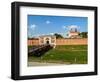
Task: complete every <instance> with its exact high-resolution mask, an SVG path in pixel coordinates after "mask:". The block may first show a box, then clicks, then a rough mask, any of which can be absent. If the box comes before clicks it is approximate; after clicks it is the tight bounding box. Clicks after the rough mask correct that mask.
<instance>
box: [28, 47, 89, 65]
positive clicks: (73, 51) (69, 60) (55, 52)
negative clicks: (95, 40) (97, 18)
mask: <svg viewBox="0 0 100 82" xmlns="http://www.w3.org/2000/svg"><path fill="white" fill-rule="evenodd" d="M87 57H88V54H87V45H61V46H56V48H55V49H51V50H49V51H48V52H46V53H45V54H44V55H43V56H41V57H34V56H29V57H28V61H38V62H50V63H64V64H87V63H88V62H87Z"/></svg>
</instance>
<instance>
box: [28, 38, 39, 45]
mask: <svg viewBox="0 0 100 82" xmlns="http://www.w3.org/2000/svg"><path fill="white" fill-rule="evenodd" d="M28 45H29V46H32V45H39V40H38V39H36V40H35V39H33V40H32V39H31V40H28Z"/></svg>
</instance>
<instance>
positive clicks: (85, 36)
mask: <svg viewBox="0 0 100 82" xmlns="http://www.w3.org/2000/svg"><path fill="white" fill-rule="evenodd" d="M79 35H80V37H82V38H87V37H88V33H87V32H81V33H79Z"/></svg>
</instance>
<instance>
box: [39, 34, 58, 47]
mask: <svg viewBox="0 0 100 82" xmlns="http://www.w3.org/2000/svg"><path fill="white" fill-rule="evenodd" d="M45 44H50V45H51V46H53V47H54V48H55V46H56V36H54V35H43V36H39V45H45Z"/></svg>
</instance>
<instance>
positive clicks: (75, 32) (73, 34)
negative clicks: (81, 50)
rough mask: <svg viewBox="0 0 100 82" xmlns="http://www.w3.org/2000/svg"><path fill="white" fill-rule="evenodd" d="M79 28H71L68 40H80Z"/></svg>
mask: <svg viewBox="0 0 100 82" xmlns="http://www.w3.org/2000/svg"><path fill="white" fill-rule="evenodd" d="M79 33H80V32H78V30H77V28H71V29H70V31H69V32H68V34H67V37H68V38H80V36H79Z"/></svg>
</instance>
